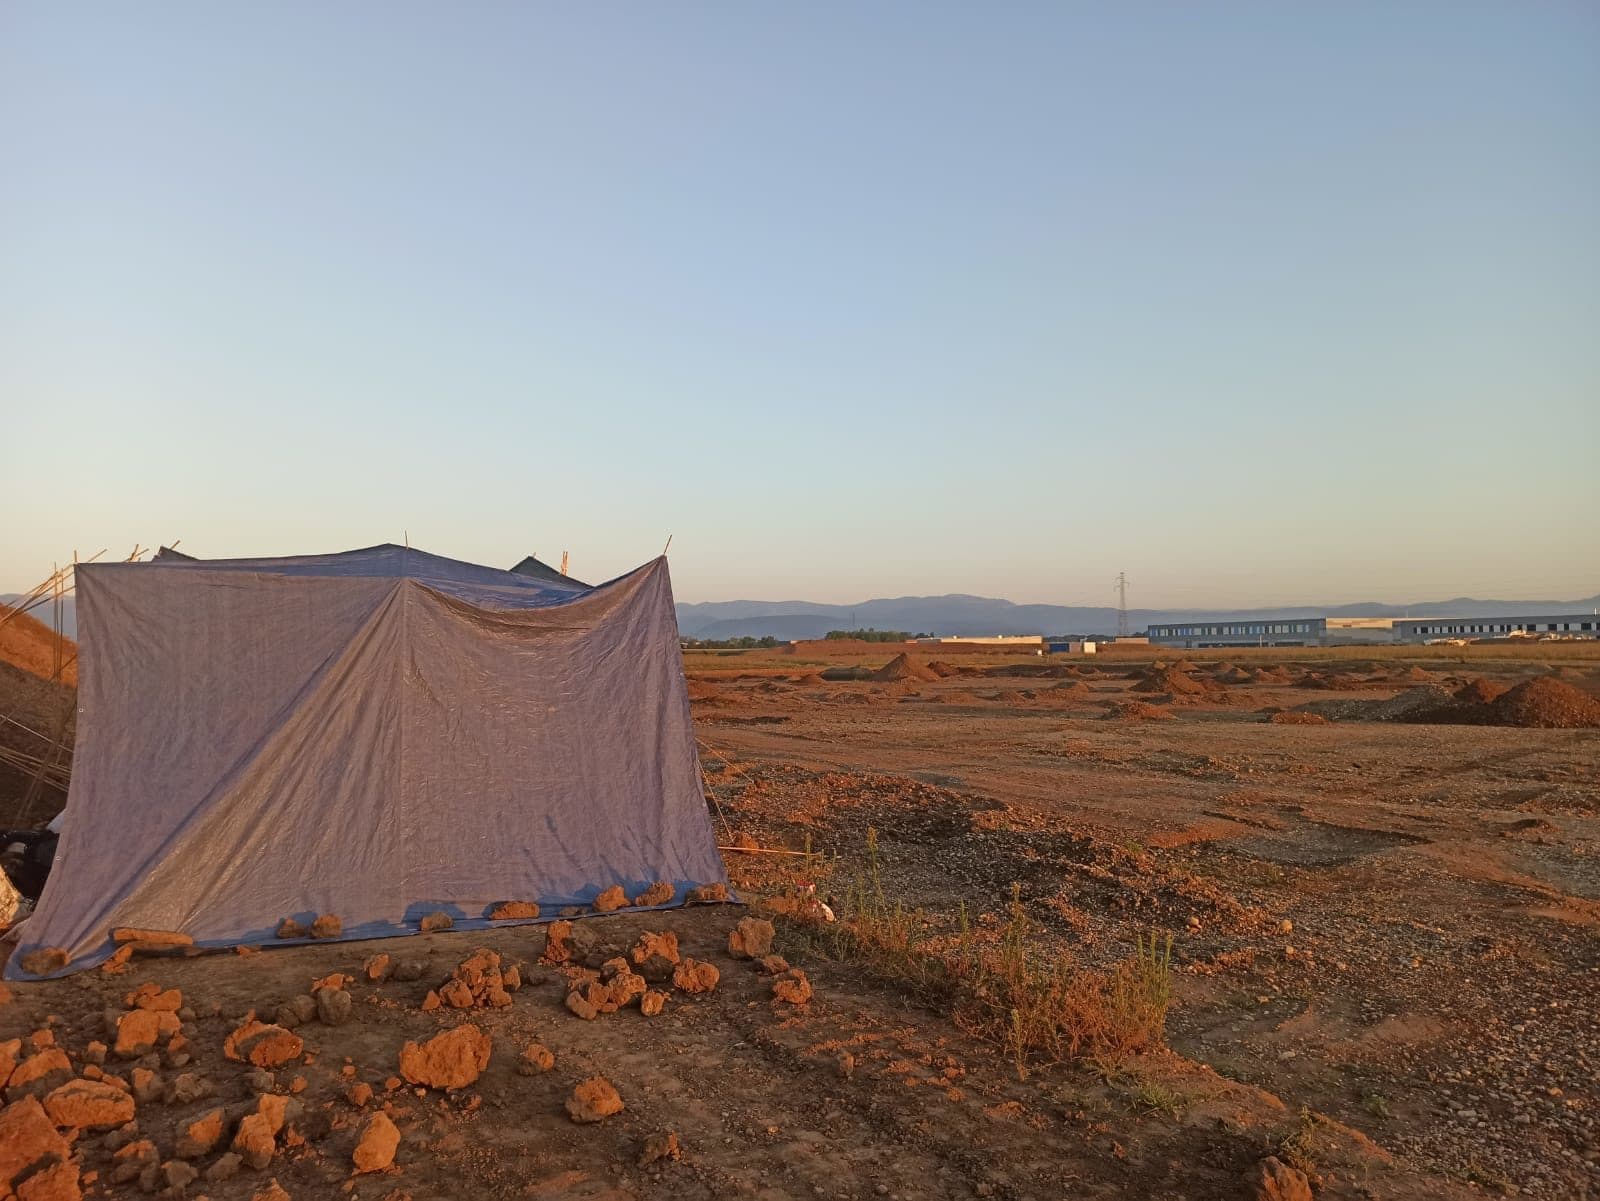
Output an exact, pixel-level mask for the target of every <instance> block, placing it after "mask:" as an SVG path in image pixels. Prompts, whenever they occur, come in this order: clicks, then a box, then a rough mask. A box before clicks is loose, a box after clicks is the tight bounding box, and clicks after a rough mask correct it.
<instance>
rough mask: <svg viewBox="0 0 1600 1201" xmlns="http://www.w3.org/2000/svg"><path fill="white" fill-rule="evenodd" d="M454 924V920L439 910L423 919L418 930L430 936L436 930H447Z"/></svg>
mask: <svg viewBox="0 0 1600 1201" xmlns="http://www.w3.org/2000/svg"><path fill="white" fill-rule="evenodd" d="M455 924H456V920H455V918H453V917H451V916H450V915H449V914H448V913H446V912H445V911H444V910H442V909H440V910H437V911H436V912H434V913H430V914H428V916H427V917H425V918H423V919H422V921H421V923H420V929H421V930H422V932H423V933H424V934H432V933H433V932H434V931H436V930H448V929H450V927H452V926H454V925H455Z"/></svg>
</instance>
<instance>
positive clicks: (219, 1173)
mask: <svg viewBox="0 0 1600 1201" xmlns="http://www.w3.org/2000/svg"><path fill="white" fill-rule="evenodd" d="M243 1164H244V1157H243V1156H240V1155H237V1154H235V1153H234V1152H232V1151H224V1152H223V1153H222V1154H221V1155H219V1156H217V1158H216V1160H215V1161H214V1162H213V1163H212V1164H211V1166H210V1167H209V1168H207V1169H206V1182H207V1183H208V1184H221V1183H222V1182H223V1181H224V1180H231V1179H233V1178H234V1177H235V1176H237V1175H238V1174H239V1169H240V1167H241V1166H243ZM273 1183H274V1184H276V1183H277V1181H273Z"/></svg>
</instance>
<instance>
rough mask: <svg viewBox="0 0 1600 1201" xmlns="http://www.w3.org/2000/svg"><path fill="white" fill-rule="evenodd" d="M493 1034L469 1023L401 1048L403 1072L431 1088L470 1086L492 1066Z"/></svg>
mask: <svg viewBox="0 0 1600 1201" xmlns="http://www.w3.org/2000/svg"><path fill="white" fill-rule="evenodd" d="M490 1049H491V1044H490V1042H489V1036H488V1035H487V1034H485V1033H484V1032H483V1031H482V1030H479V1029H478V1028H477V1027H476V1026H474V1025H472V1024H470V1023H468V1024H466V1025H462V1026H457V1027H456V1028H455V1029H453V1030H446V1031H445V1032H444V1033H443V1034H436V1035H434V1037H432V1038H430V1039H429V1040H428V1041H427V1042H425V1043H420V1044H419V1043H414V1042H408V1043H406V1044H405V1046H403V1047H401V1048H400V1074H401V1075H402V1076H404V1077H405V1078H406V1079H407V1080H409V1081H410V1082H411V1083H412V1084H421V1085H425V1086H426V1087H428V1088H466V1087H467V1085H469V1084H471V1083H472V1082H473V1081H475V1080H476V1079H477V1078H478V1076H479V1075H480V1074H481V1073H482V1072H483V1069H484V1068H486V1067H488V1066H489V1052H490Z"/></svg>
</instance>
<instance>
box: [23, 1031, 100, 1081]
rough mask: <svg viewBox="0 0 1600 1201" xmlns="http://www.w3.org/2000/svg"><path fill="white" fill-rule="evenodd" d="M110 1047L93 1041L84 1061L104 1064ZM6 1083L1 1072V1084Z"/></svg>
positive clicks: (86, 1051)
mask: <svg viewBox="0 0 1600 1201" xmlns="http://www.w3.org/2000/svg"><path fill="white" fill-rule="evenodd" d="M108 1049H109V1048H107V1046H106V1045H105V1043H103V1042H100V1041H98V1040H96V1041H95V1042H91V1043H90V1044H89V1045H88V1046H87V1047H85V1048H84V1049H83V1062H84V1063H93V1064H102V1063H104V1062H105V1061H106V1051H107V1050H108ZM4 1083H5V1079H4V1073H3V1072H0V1084H4Z"/></svg>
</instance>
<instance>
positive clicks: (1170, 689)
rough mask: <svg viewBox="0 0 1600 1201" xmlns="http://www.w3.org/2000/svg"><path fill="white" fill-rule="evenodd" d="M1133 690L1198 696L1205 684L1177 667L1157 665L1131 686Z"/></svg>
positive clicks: (1203, 689)
mask: <svg viewBox="0 0 1600 1201" xmlns="http://www.w3.org/2000/svg"><path fill="white" fill-rule="evenodd" d="M1133 691H1134V692H1167V693H1171V694H1172V695H1173V696H1199V695H1200V694H1201V693H1203V692H1205V691H1206V688H1205V685H1204V684H1201V683H1200V682H1199V681H1198V680H1195V679H1193V678H1191V677H1190V676H1189V675H1188V674H1187V673H1186V672H1183V671H1180V670H1179V669H1178V668H1177V667H1175V666H1174V667H1157V668H1152V669H1151V670H1150V671H1148V672H1146V673H1145V676H1144V678H1143V679H1141V680H1140V681H1139V682H1138V683H1137V684H1135V685H1134V686H1133Z"/></svg>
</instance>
